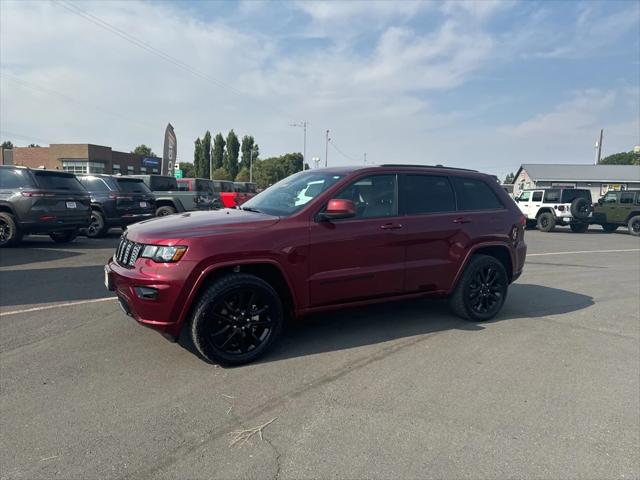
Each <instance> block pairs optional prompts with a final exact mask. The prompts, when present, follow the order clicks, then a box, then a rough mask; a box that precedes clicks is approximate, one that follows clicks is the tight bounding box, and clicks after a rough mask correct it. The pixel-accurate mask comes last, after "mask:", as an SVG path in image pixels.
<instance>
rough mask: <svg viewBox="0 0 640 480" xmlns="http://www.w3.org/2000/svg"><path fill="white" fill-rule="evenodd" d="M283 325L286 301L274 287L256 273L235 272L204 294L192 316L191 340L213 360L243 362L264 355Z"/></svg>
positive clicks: (201, 351) (224, 362) (207, 357)
mask: <svg viewBox="0 0 640 480" xmlns="http://www.w3.org/2000/svg"><path fill="white" fill-rule="evenodd" d="M252 308H253V309H254V310H253V311H251V310H250V309H252ZM252 313H254V314H253V315H252ZM283 325H284V312H283V308H282V302H281V301H280V297H279V296H278V293H277V292H276V291H275V290H274V289H273V287H272V286H271V285H269V284H268V283H267V282H265V281H264V280H262V279H261V278H259V277H256V276H254V275H248V274H244V273H233V274H230V275H226V276H224V277H222V278H220V279H219V280H217V281H215V282H214V283H213V284H211V285H210V286H208V287H207V288H206V290H205V291H204V292H203V294H202V295H201V296H200V299H199V300H198V302H197V303H196V306H195V308H194V310H193V315H192V317H191V325H190V329H191V341H192V342H193V345H194V347H195V348H196V350H197V351H198V353H199V354H200V355H201V356H202V357H203V358H204V359H206V360H207V361H209V362H212V363H218V364H220V365H223V366H236V365H243V364H245V363H249V362H252V361H254V360H255V359H257V358H258V357H260V356H262V355H264V353H265V352H266V351H267V350H269V348H271V347H272V346H273V344H274V343H275V342H276V341H277V340H278V338H279V337H280V335H281V333H282V329H283Z"/></svg>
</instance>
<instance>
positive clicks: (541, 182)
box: [513, 163, 640, 199]
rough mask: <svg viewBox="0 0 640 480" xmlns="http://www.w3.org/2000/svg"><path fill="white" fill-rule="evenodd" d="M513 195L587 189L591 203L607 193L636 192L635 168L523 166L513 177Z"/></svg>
mask: <svg viewBox="0 0 640 480" xmlns="http://www.w3.org/2000/svg"><path fill="white" fill-rule="evenodd" d="M513 183H514V185H513V193H514V195H516V196H517V195H519V194H520V192H521V191H522V190H525V189H529V188H553V187H564V188H587V189H589V190H591V196H592V197H593V198H594V199H597V198H600V197H601V196H602V195H604V194H605V193H606V192H608V191H609V190H631V189H640V166H638V165H569V164H564V165H563V164H547V163H525V164H523V165H522V166H521V167H520V168H519V169H518V173H516V179H515V180H514V182H513Z"/></svg>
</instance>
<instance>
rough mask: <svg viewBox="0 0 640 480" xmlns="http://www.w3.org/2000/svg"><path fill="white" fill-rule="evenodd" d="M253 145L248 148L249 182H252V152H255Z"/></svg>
mask: <svg viewBox="0 0 640 480" xmlns="http://www.w3.org/2000/svg"><path fill="white" fill-rule="evenodd" d="M255 151H256V150H255V145H253V146H252V147H251V150H249V182H251V183H253V152H255Z"/></svg>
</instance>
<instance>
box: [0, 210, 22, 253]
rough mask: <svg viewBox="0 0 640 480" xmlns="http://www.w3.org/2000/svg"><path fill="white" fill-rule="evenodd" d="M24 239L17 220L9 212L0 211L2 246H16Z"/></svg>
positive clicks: (0, 238) (0, 242)
mask: <svg viewBox="0 0 640 480" xmlns="http://www.w3.org/2000/svg"><path fill="white" fill-rule="evenodd" d="M20 240H22V233H21V232H20V229H19V228H18V225H17V224H16V220H15V218H14V217H13V215H11V214H10V213H8V212H0V247H10V246H15V245H17V244H19V243H20Z"/></svg>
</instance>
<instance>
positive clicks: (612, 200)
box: [603, 192, 618, 203]
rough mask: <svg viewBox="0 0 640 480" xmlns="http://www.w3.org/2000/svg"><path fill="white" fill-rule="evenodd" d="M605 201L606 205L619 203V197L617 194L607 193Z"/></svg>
mask: <svg viewBox="0 0 640 480" xmlns="http://www.w3.org/2000/svg"><path fill="white" fill-rule="evenodd" d="M603 201H604V203H618V195H616V194H615V192H611V193H607V194H606V195H605V196H604V200H603Z"/></svg>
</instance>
